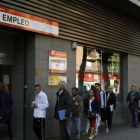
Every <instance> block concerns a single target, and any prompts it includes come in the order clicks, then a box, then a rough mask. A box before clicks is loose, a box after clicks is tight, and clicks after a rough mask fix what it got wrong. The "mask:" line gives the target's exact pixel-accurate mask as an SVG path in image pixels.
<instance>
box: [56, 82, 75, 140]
mask: <svg viewBox="0 0 140 140" xmlns="http://www.w3.org/2000/svg"><path fill="white" fill-rule="evenodd" d="M58 88H59V91H58V92H57V93H56V96H57V100H56V106H55V115H54V117H55V118H56V119H57V120H59V125H60V137H61V140H69V139H70V137H69V134H68V132H67V128H66V123H67V119H68V118H69V116H70V112H71V109H72V102H71V99H70V93H69V92H68V91H67V90H66V89H65V88H66V84H65V82H64V81H60V82H59V84H58ZM63 110H65V111H66V112H65V114H64V115H65V116H64V119H63V120H62V119H60V114H59V112H60V111H63Z"/></svg>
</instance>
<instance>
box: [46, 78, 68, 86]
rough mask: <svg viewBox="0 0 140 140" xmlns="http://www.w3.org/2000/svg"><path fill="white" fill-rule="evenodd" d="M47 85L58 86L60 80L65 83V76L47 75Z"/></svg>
mask: <svg viewBox="0 0 140 140" xmlns="http://www.w3.org/2000/svg"><path fill="white" fill-rule="evenodd" d="M48 79H49V82H48V83H49V86H58V84H59V82H60V81H64V82H65V83H66V84H67V77H66V76H49V78H48Z"/></svg>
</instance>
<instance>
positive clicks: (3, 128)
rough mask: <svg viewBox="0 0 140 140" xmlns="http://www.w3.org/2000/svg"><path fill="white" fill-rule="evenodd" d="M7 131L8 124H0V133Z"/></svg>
mask: <svg viewBox="0 0 140 140" xmlns="http://www.w3.org/2000/svg"><path fill="white" fill-rule="evenodd" d="M6 131H8V124H5V123H0V132H6Z"/></svg>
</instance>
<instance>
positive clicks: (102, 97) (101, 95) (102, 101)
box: [100, 91, 105, 108]
mask: <svg viewBox="0 0 140 140" xmlns="http://www.w3.org/2000/svg"><path fill="white" fill-rule="evenodd" d="M100 97H101V108H104V107H105V103H104V92H103V91H101V92H100Z"/></svg>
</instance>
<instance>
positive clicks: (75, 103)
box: [71, 95, 83, 117]
mask: <svg viewBox="0 0 140 140" xmlns="http://www.w3.org/2000/svg"><path fill="white" fill-rule="evenodd" d="M71 102H72V115H73V116H74V117H80V116H81V113H82V108H83V99H82V97H81V96H79V95H77V96H76V98H75V100H73V96H72V97H71Z"/></svg>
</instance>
